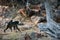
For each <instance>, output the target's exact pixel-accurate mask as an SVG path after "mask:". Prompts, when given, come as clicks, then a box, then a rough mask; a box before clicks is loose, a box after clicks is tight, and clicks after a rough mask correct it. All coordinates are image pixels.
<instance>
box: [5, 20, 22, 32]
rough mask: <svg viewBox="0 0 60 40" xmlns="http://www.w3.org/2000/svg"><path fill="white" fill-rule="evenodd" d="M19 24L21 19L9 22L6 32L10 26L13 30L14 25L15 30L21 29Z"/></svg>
mask: <svg viewBox="0 0 60 40" xmlns="http://www.w3.org/2000/svg"><path fill="white" fill-rule="evenodd" d="M18 24H19V21H14V22H12V21H10V22H9V23H8V25H7V27H6V29H4V32H6V30H7V29H8V28H9V29H10V30H11V31H12V27H13V28H14V30H16V29H17V30H18V31H20V29H19V28H18V26H17V25H18ZM20 25H23V24H20Z"/></svg>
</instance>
